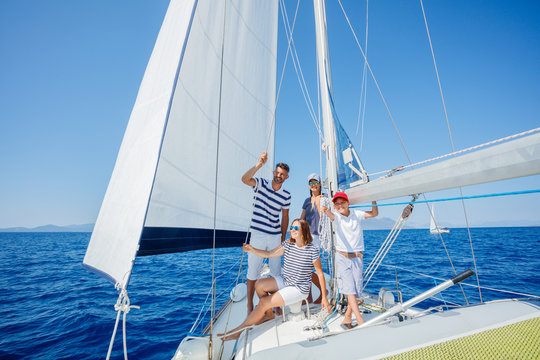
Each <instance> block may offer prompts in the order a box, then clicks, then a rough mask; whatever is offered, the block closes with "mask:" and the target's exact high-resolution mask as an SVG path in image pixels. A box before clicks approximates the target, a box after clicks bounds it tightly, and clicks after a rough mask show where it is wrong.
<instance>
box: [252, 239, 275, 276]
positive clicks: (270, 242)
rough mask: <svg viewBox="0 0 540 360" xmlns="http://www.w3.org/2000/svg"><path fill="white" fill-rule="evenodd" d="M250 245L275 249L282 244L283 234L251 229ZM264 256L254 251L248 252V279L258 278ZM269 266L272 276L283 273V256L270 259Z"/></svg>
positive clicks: (256, 247)
mask: <svg viewBox="0 0 540 360" xmlns="http://www.w3.org/2000/svg"><path fill="white" fill-rule="evenodd" d="M249 243H250V245H251V246H253V247H254V248H255V249H260V250H266V251H268V250H273V249H275V248H277V247H278V246H279V245H281V234H276V235H272V234H266V233H263V232H260V231H256V230H251V240H250V241H249ZM263 260H264V259H263V258H262V257H260V256H257V255H255V254H252V253H248V271H247V279H248V280H257V278H258V277H259V271H260V270H261V267H262V263H263ZM268 266H269V267H270V273H271V275H272V276H274V275H281V256H277V257H273V258H269V259H268Z"/></svg>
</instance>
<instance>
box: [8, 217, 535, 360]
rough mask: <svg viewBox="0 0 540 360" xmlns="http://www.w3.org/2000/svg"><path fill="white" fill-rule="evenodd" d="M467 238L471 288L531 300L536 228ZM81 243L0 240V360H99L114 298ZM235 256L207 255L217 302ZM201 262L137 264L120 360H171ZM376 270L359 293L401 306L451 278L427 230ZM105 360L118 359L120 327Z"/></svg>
mask: <svg viewBox="0 0 540 360" xmlns="http://www.w3.org/2000/svg"><path fill="white" fill-rule="evenodd" d="M387 235H388V231H387V230H376V231H366V234H365V238H366V239H365V243H366V258H365V264H366V266H367V264H368V263H369V261H370V260H371V258H372V257H373V256H374V255H375V253H376V250H377V249H378V247H379V246H380V244H381V243H382V242H383V241H384V239H385V238H386V236H387ZM471 235H472V243H473V247H474V252H475V257H476V262H477V267H478V273H479V280H480V285H481V286H483V287H490V288H496V289H501V290H508V291H516V292H519V293H524V294H533V295H540V279H539V277H538V269H539V268H540V246H539V245H540V228H538V227H535V228H474V229H471ZM443 239H444V242H445V245H446V248H447V250H448V253H449V254H450V256H451V258H452V261H453V264H454V267H455V268H456V271H457V272H461V271H464V270H466V269H468V268H472V269H474V265H473V261H472V256H471V250H470V244H469V239H468V236H467V230H466V229H452V232H451V233H450V234H445V235H443ZM89 240H90V234H89V233H0V249H1V250H0V289H2V290H1V291H0V334H1V336H0V359H23V358H26V359H75V358H76V359H102V358H104V357H105V355H106V354H107V349H108V345H109V341H110V338H111V334H112V330H113V327H114V322H115V319H116V312H115V311H114V304H115V302H116V298H117V292H116V290H114V287H113V285H112V284H110V283H108V282H107V281H105V280H103V279H101V278H99V277H98V276H97V275H95V274H93V273H90V272H87V271H86V270H84V269H83V268H82V266H81V263H82V260H83V257H84V253H85V251H86V247H87V245H88V241H89ZM240 256H241V249H240V248H228V249H218V250H217V251H216V263H217V264H218V265H217V266H218V267H217V270H216V272H217V275H223V276H222V277H220V278H219V280H218V284H217V286H218V292H225V293H227V292H228V288H229V285H230V284H232V283H233V282H234V281H235V278H236V275H237V274H238V264H239V262H238V261H239V259H240ZM211 261H212V251H211V250H202V251H194V252H190V253H180V254H170V255H158V256H153V257H142V258H138V259H137V261H136V264H135V268H134V271H133V275H132V278H131V283H130V285H129V289H128V290H129V296H130V299H131V304H134V305H139V306H140V307H141V309H140V310H137V309H133V310H132V311H131V312H130V313H129V314H128V317H127V319H128V320H127V346H128V354H129V356H130V358H132V359H170V358H172V356H173V355H174V352H175V351H176V348H177V346H178V344H179V342H180V340H181V339H182V338H183V337H184V336H185V335H186V333H187V332H188V331H189V330H190V328H191V326H192V324H193V322H194V320H195V318H196V317H197V313H198V312H199V310H200V308H201V305H202V304H203V303H204V300H205V299H206V295H207V293H208V289H209V287H210V283H211ZM245 262H246V260H245V259H244V267H245ZM383 264H384V265H387V266H381V267H380V271H379V272H378V273H377V274H376V275H375V277H374V278H373V279H372V280H371V282H370V283H369V284H368V289H367V290H368V291H371V292H377V291H378V289H379V288H380V287H388V288H395V287H396V276H397V279H398V281H399V289H400V290H401V291H402V292H403V297H404V299H409V298H410V297H412V296H414V295H417V294H418V292H419V291H420V290H425V289H427V288H429V287H432V286H434V285H435V284H436V282H435V281H434V280H433V279H432V278H427V277H423V276H420V275H418V274H417V273H422V274H427V275H430V276H434V277H437V278H443V279H447V278H450V277H452V276H453V271H452V268H451V265H450V261H449V260H448V256H447V255H446V252H445V250H444V247H443V246H442V243H441V240H440V238H439V237H438V236H433V235H430V234H429V231H428V230H404V231H402V233H401V235H400V236H399V238H398V239H397V240H396V242H395V244H394V246H393V248H392V249H391V250H390V253H389V254H388V255H387V257H386V258H385V260H384V262H383ZM403 269H408V270H411V271H413V272H409V271H405V270H403ZM466 283H468V284H475V283H476V279H475V278H470V279H468V280H467V281H466ZM464 292H465V295H466V296H467V299H468V301H469V302H470V303H476V302H479V301H480V298H479V294H478V290H477V289H476V288H474V287H471V286H464ZM482 296H483V300H484V301H488V300H493V299H497V298H509V297H520V296H518V295H515V294H514V295H513V294H507V293H497V292H494V291H492V290H487V289H484V290H483V291H482ZM521 297H522V296H521ZM439 300H440V301H437V300H429V301H427V302H425V303H423V304H422V305H423V306H424V307H428V306H433V305H439V304H442V303H443V301H445V302H447V303H460V304H463V303H465V299H464V296H463V293H462V291H461V290H460V288H459V287H458V286H455V287H453V288H450V289H448V290H446V291H445V292H443V294H442V298H441V296H439ZM223 302H224V300H223V299H222V300H220V304H222V303H223ZM112 358H114V359H123V350H122V333H121V326H120V328H119V331H118V334H117V336H116V341H115V348H114V351H113V356H112Z"/></svg>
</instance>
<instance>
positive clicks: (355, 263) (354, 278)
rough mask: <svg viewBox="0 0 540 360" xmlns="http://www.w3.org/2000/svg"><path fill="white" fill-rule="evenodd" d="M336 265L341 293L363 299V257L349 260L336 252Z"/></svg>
mask: <svg viewBox="0 0 540 360" xmlns="http://www.w3.org/2000/svg"><path fill="white" fill-rule="evenodd" d="M336 265H337V280H338V287H339V292H340V293H342V294H344V295H356V297H362V287H363V285H364V278H363V276H362V272H363V268H364V260H363V259H362V258H361V257H354V258H347V257H346V256H344V255H342V254H340V253H339V252H336Z"/></svg>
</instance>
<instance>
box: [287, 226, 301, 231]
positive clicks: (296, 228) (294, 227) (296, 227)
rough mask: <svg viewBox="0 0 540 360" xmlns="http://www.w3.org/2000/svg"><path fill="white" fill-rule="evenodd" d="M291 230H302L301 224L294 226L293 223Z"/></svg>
mask: <svg viewBox="0 0 540 360" xmlns="http://www.w3.org/2000/svg"><path fill="white" fill-rule="evenodd" d="M289 230H296V231H298V230H300V226H292V225H291V227H290V228H289Z"/></svg>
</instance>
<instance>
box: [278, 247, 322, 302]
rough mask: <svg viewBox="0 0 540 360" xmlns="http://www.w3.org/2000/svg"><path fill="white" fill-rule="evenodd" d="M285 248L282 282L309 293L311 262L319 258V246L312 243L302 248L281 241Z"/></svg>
mask: <svg viewBox="0 0 540 360" xmlns="http://www.w3.org/2000/svg"><path fill="white" fill-rule="evenodd" d="M281 246H283V249H285V255H284V260H283V282H284V283H285V285H286V286H294V287H296V288H297V289H298V290H299V291H300V292H301V293H302V294H304V295H307V294H309V289H310V288H311V273H312V270H313V263H314V262H315V261H317V259H318V258H319V247H317V246H315V245H313V243H311V244H309V245H306V246H304V247H302V248H299V247H298V246H296V244H295V243H290V242H289V240H287V241H284V242H282V243H281Z"/></svg>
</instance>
